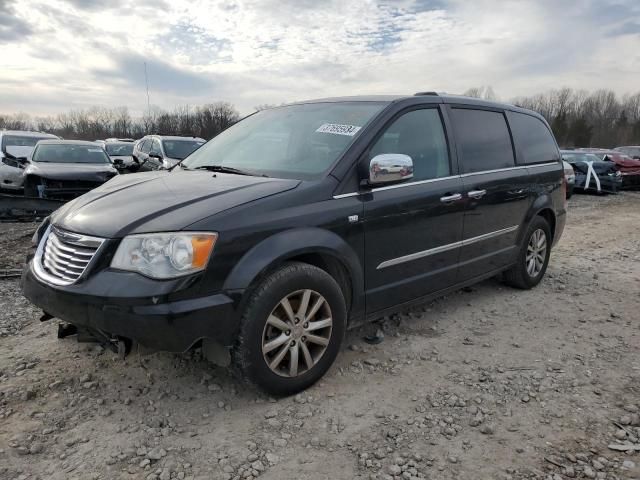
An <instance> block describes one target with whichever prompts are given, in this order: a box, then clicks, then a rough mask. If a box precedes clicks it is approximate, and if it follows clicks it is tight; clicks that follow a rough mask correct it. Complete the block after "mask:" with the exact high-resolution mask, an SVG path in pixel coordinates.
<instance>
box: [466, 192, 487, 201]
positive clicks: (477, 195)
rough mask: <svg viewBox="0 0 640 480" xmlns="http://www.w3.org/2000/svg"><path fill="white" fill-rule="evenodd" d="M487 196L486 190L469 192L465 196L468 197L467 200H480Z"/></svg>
mask: <svg viewBox="0 0 640 480" xmlns="http://www.w3.org/2000/svg"><path fill="white" fill-rule="evenodd" d="M486 194H487V191H486V190H471V191H470V192H468V193H467V195H469V198H475V199H478V198H482V197H484V196H485V195H486Z"/></svg>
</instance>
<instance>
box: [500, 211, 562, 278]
mask: <svg viewBox="0 0 640 480" xmlns="http://www.w3.org/2000/svg"><path fill="white" fill-rule="evenodd" d="M550 254H551V229H550V228H549V223H548V222H547V221H546V220H545V219H544V218H542V217H540V216H536V217H535V218H534V219H533V220H532V221H531V223H530V224H529V227H528V228H527V232H526V234H525V236H524V242H523V244H522V246H521V247H520V251H519V252H518V260H517V262H516V264H515V265H514V266H513V267H511V269H509V270H507V271H506V272H505V273H504V280H505V283H507V284H508V285H511V286H512V287H516V288H521V289H529V288H533V287H535V286H536V285H538V283H540V281H541V280H542V277H544V274H545V272H546V271H547V265H548V264H549V256H550Z"/></svg>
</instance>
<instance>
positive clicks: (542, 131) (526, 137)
mask: <svg viewBox="0 0 640 480" xmlns="http://www.w3.org/2000/svg"><path fill="white" fill-rule="evenodd" d="M507 117H508V119H509V125H510V126H511V133H512V134H513V142H514V143H515V146H516V151H517V152H518V163H524V164H531V163H541V162H552V161H557V160H559V159H560V153H559V152H558V147H557V146H556V142H555V140H554V138H553V134H552V133H551V131H550V130H549V129H548V128H547V126H546V125H545V124H544V122H543V121H542V120H540V119H539V118H536V117H534V116H532V115H527V114H525V113H516V112H508V113H507Z"/></svg>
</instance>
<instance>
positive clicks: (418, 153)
mask: <svg viewBox="0 0 640 480" xmlns="http://www.w3.org/2000/svg"><path fill="white" fill-rule="evenodd" d="M382 153H401V154H404V155H409V156H410V157H411V160H413V180H414V181H416V180H429V179H432V178H441V177H447V176H449V175H450V174H451V172H450V169H449V152H448V149H447V139H446V137H445V135H444V129H443V127H442V120H441V118H440V113H439V111H438V110H437V109H435V108H430V109H424V110H413V111H411V112H408V113H405V114H404V115H402V116H400V117H399V118H398V119H396V120H395V121H394V122H393V123H392V124H391V125H390V126H389V127H388V128H387V129H386V130H385V132H384V133H383V134H382V136H381V137H380V138H379V139H378V140H377V141H376V143H375V144H374V145H373V147H372V148H371V151H370V153H369V156H370V158H373V157H375V156H376V155H380V154H382Z"/></svg>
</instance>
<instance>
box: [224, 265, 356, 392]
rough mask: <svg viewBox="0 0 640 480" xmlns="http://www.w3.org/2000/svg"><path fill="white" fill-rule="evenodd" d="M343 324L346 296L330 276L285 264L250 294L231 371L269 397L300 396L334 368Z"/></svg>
mask: <svg viewBox="0 0 640 480" xmlns="http://www.w3.org/2000/svg"><path fill="white" fill-rule="evenodd" d="M346 324H347V312H346V305H345V300H344V296H343V295H342V291H341V290H340V286H339V285H338V284H337V283H336V281H335V280H334V278H333V277H332V276H331V275H329V274H328V273H327V272H325V271H324V270H321V269H320V268H317V267H314V266H312V265H308V264H305V263H298V262H295V263H294V262H292V263H288V264H285V265H284V266H282V267H281V268H279V269H278V270H276V271H274V272H273V273H271V274H270V275H269V276H267V277H266V278H265V279H264V280H263V281H262V282H261V283H260V284H259V285H258V287H257V288H256V289H255V290H254V291H253V292H252V293H251V296H250V298H249V299H248V301H247V303H246V305H245V307H244V310H243V315H242V319H241V326H240V336H239V340H238V342H237V345H236V346H235V348H234V349H233V351H232V356H233V361H234V365H235V366H236V368H237V369H238V370H239V371H240V373H241V375H242V376H243V377H244V378H245V379H247V380H249V381H250V382H252V383H254V384H255V385H257V386H258V387H260V388H261V389H262V390H264V391H266V392H267V393H270V394H273V395H290V394H293V393H296V392H299V391H300V390H304V389H305V388H307V387H309V386H311V385H313V384H314V383H315V382H316V381H318V380H319V379H320V378H321V377H322V376H323V375H324V374H325V373H326V371H327V370H328V369H329V367H330V366H331V365H332V363H333V361H334V360H335V358H336V356H337V355H338V351H339V350H340V344H341V343H342V339H343V338H344V333H345V330H346Z"/></svg>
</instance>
